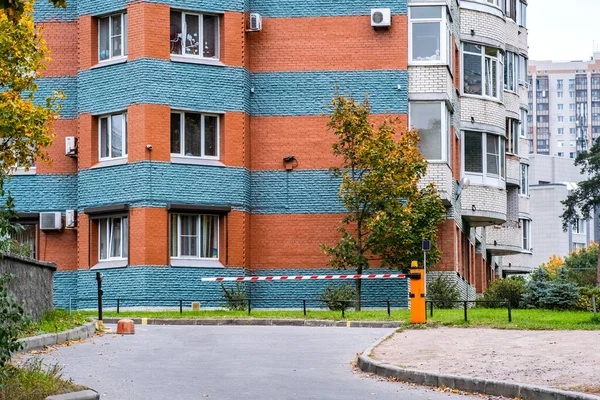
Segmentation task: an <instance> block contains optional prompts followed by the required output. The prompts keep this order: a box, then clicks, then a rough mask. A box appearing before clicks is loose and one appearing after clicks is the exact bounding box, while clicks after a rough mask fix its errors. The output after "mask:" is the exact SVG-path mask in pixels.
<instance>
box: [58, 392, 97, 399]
mask: <svg viewBox="0 0 600 400" xmlns="http://www.w3.org/2000/svg"><path fill="white" fill-rule="evenodd" d="M99 398H100V395H99V394H98V393H97V392H95V391H93V390H82V391H80V392H72V393H65V394H57V395H55V396H48V397H46V400H98V399H99Z"/></svg>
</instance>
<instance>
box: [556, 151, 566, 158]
mask: <svg viewBox="0 0 600 400" xmlns="http://www.w3.org/2000/svg"><path fill="white" fill-rule="evenodd" d="M557 155H558V156H559V157H564V156H565V153H564V152H562V151H559V152H558V154H557Z"/></svg>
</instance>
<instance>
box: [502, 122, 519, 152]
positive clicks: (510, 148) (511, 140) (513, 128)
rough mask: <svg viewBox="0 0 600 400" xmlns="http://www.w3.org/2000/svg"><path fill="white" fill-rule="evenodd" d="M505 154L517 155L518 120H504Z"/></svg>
mask: <svg viewBox="0 0 600 400" xmlns="http://www.w3.org/2000/svg"><path fill="white" fill-rule="evenodd" d="M506 128H507V129H506V140H505V142H504V143H505V146H506V153H508V154H514V155H518V154H519V132H520V130H521V126H520V123H519V120H517V119H513V118H507V119H506Z"/></svg>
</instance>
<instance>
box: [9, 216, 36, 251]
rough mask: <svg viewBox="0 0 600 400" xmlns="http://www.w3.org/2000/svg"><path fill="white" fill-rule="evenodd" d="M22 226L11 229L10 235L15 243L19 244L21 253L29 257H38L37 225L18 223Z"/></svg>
mask: <svg viewBox="0 0 600 400" xmlns="http://www.w3.org/2000/svg"><path fill="white" fill-rule="evenodd" d="M18 225H19V226H20V227H18V226H17V227H15V229H14V230H13V229H11V231H10V233H9V236H10V239H11V240H12V241H13V243H15V244H17V245H18V246H19V254H23V255H26V256H27V257H31V258H37V252H36V247H37V246H36V243H37V240H36V239H37V235H36V234H37V225H35V224H29V223H28V224H20V223H19V224H18Z"/></svg>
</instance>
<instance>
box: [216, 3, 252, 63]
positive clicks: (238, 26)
mask: <svg viewBox="0 0 600 400" xmlns="http://www.w3.org/2000/svg"><path fill="white" fill-rule="evenodd" d="M220 29H221V48H220V52H221V56H220V58H221V61H222V62H223V63H224V64H226V65H231V66H235V67H243V66H246V60H247V58H246V33H245V32H246V16H245V14H242V13H235V12H226V13H225V15H224V16H223V18H221V26H220Z"/></svg>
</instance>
